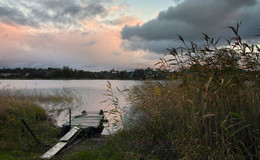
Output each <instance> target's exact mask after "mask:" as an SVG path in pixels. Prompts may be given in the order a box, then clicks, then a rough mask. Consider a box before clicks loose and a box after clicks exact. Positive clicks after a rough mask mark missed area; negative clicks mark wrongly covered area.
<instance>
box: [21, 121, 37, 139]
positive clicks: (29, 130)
mask: <svg viewBox="0 0 260 160" xmlns="http://www.w3.org/2000/svg"><path fill="white" fill-rule="evenodd" d="M20 120H21V121H22V122H23V124H24V125H25V127H26V128H27V129H28V131H29V132H30V133H31V135H32V136H33V138H34V139H35V141H36V142H37V143H38V144H40V141H39V140H38V139H37V138H36V137H35V135H34V134H33V132H32V130H31V129H30V128H29V126H28V125H27V124H26V123H25V121H24V119H23V118H21V119H20Z"/></svg>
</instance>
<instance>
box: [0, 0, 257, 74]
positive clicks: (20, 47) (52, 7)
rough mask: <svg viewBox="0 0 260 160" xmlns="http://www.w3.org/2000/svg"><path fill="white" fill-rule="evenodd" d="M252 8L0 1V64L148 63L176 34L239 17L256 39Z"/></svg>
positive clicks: (221, 0)
mask: <svg viewBox="0 0 260 160" xmlns="http://www.w3.org/2000/svg"><path fill="white" fill-rule="evenodd" d="M216 10H219V12H217V11H216ZM259 12H260V2H259V1H258V0H247V1H241V0H239V1H236V3H234V0H211V1H207V2H205V1H202V0H165V1H163V2H162V1H157V0H151V1H147V0H140V1H138V0H131V1H130V0H35V1H29V0H25V1H15V0H10V1H5V0H0V42H1V48H0V67H1V68H5V67H6V68H15V67H21V68H24V67H36V68H38V67H43V68H48V67H62V66H69V67H72V68H77V69H84V70H109V69H112V68H116V69H119V70H123V69H127V70H131V69H135V68H146V67H154V64H155V63H156V62H157V61H158V59H159V58H160V57H163V56H164V53H165V49H166V48H169V47H171V46H173V45H174V44H175V43H176V41H177V37H178V35H183V36H184V37H185V38H187V39H188V40H193V41H199V40H201V33H202V32H203V33H204V32H206V33H208V34H210V35H212V36H218V34H219V33H220V32H223V33H224V32H226V31H227V26H230V25H234V24H236V23H237V22H240V21H241V22H242V27H241V34H242V36H243V37H245V38H246V39H249V40H256V41H258V39H257V38H258V37H255V35H256V34H259V30H257V29H258V28H259V27H260V21H259V18H258V17H257V16H256V15H259Z"/></svg>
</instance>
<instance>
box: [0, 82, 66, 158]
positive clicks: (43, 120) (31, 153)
mask: <svg viewBox="0 0 260 160" xmlns="http://www.w3.org/2000/svg"><path fill="white" fill-rule="evenodd" d="M63 98H64V97H61V96H60V95H52V96H51V95H45V96H44V95H40V94H28V93H26V92H25V91H22V90H15V89H10V87H2V88H1V89H0V159H38V158H39V157H40V156H41V155H42V154H43V153H44V152H45V151H46V150H47V149H49V148H50V147H51V146H52V145H54V144H55V143H56V142H57V138H58V137H60V136H61V135H60V129H59V128H58V127H57V126H55V125H54V122H53V120H52V119H51V118H50V117H49V116H48V115H47V113H46V111H45V110H44V109H43V108H41V107H40V106H39V104H40V103H47V102H51V103H61V102H64V99H63ZM21 118H23V119H24V120H25V122H26V123H27V124H28V126H29V127H30V128H31V130H32V131H33V133H34V134H35V136H36V137H37V139H38V140H39V141H40V142H41V143H40V144H38V143H37V142H36V141H35V140H34V139H33V137H32V136H31V135H30V133H29V132H28V130H27V129H26V127H25V126H24V125H23V124H22V122H21V120H20V119H21Z"/></svg>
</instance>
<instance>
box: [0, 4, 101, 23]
mask: <svg viewBox="0 0 260 160" xmlns="http://www.w3.org/2000/svg"><path fill="white" fill-rule="evenodd" d="M101 3H102V1H94V0H89V1H82V0H45V1H42V0H37V1H17V3H11V2H10V3H9V2H5V3H0V18H1V19H0V20H1V21H3V22H5V23H9V24H18V25H29V26H32V27H34V26H36V24H38V25H39V26H41V24H43V25H48V24H52V25H53V26H57V27H75V26H80V23H81V21H82V20H85V19H88V18H94V17H95V16H97V15H102V16H103V15H104V14H106V9H105V8H104V6H103V5H102V4H101Z"/></svg>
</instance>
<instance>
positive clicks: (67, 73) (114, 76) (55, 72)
mask: <svg viewBox="0 0 260 160" xmlns="http://www.w3.org/2000/svg"><path fill="white" fill-rule="evenodd" d="M165 72H166V71H165V70H161V69H151V68H146V69H135V70H134V71H126V70H124V71H118V70H115V69H112V70H110V71H100V72H90V71H84V70H76V69H72V68H69V67H67V66H64V67H63V68H47V69H46V68H38V69H36V68H15V69H9V68H2V69H0V79H19V80H31V79H49V80H75V79H77V80H81V79H82V80H89V79H94V80H98V79H107V80H146V79H155V80H161V79H165V75H166V74H165Z"/></svg>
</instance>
